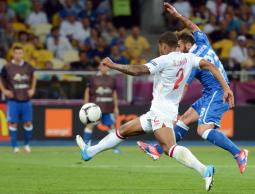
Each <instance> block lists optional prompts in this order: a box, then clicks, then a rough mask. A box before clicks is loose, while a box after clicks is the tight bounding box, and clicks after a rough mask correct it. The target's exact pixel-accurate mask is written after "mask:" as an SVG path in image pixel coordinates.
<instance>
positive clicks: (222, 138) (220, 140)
mask: <svg viewBox="0 0 255 194" xmlns="http://www.w3.org/2000/svg"><path fill="white" fill-rule="evenodd" d="M202 137H203V138H204V139H207V140H208V141H209V142H211V143H213V144H214V145H217V146H219V147H221V148H223V149H224V150H227V151H229V152H230V153H231V154H232V155H233V156H234V157H235V156H236V155H238V154H239V153H240V149H239V148H238V147H237V146H236V145H235V144H234V143H233V142H232V141H231V140H230V139H229V138H228V137H227V136H226V135H225V134H223V133H222V132H221V131H219V130H217V129H208V130H206V131H205V132H204V133H203V135H202Z"/></svg>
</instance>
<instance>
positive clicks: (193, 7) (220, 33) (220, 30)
mask: <svg viewBox="0 0 255 194" xmlns="http://www.w3.org/2000/svg"><path fill="white" fill-rule="evenodd" d="M168 2H171V3H173V5H174V6H175V7H176V9H177V10H178V11H179V12H180V13H181V14H182V15H184V16H186V17H189V18H190V19H192V21H193V22H194V23H196V24H197V25H199V27H200V28H201V30H203V31H204V32H205V33H206V34H207V35H208V37H209V39H210V41H211V43H212V46H213V48H214V49H215V50H216V51H217V52H218V54H219V57H220V58H221V61H222V62H223V64H224V67H225V69H226V70H229V71H240V70H244V71H255V44H254V43H255V42H254V41H255V20H254V17H255V1H254V0H225V1H224V0H207V1H205V0H190V1H184V0H175V1H173V0H168ZM165 19H166V24H167V25H168V27H169V28H170V29H176V26H178V28H179V29H182V28H183V26H182V24H181V23H178V22H176V21H173V20H172V18H169V17H168V15H165ZM178 28H177V29H178Z"/></svg>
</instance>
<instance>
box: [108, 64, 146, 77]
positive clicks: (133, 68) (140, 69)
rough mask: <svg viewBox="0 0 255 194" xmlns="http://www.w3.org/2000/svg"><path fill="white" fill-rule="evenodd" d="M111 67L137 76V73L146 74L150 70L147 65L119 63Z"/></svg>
mask: <svg viewBox="0 0 255 194" xmlns="http://www.w3.org/2000/svg"><path fill="white" fill-rule="evenodd" d="M112 68H113V69H115V70H117V71H120V72H122V73H125V74H128V75H133V76H138V75H148V74H150V71H149V69H148V67H147V66H145V65H120V64H115V65H114V67H112Z"/></svg>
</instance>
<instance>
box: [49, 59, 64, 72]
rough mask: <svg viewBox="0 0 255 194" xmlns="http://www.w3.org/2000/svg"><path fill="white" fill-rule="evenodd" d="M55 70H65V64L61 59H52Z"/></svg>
mask: <svg viewBox="0 0 255 194" xmlns="http://www.w3.org/2000/svg"><path fill="white" fill-rule="evenodd" d="M51 63H52V68H53V69H64V66H65V65H64V62H63V61H62V60H60V59H57V58H54V59H51Z"/></svg>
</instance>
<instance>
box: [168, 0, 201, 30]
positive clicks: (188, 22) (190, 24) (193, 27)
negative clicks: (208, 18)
mask: <svg viewBox="0 0 255 194" xmlns="http://www.w3.org/2000/svg"><path fill="white" fill-rule="evenodd" d="M164 7H165V10H166V11H167V12H168V13H169V14H170V15H171V16H173V17H175V18H176V19H178V20H180V21H182V22H183V23H184V24H185V25H186V26H187V28H189V29H190V30H191V31H192V32H195V31H198V30H200V29H199V27H198V26H197V25H196V24H194V23H193V22H192V21H191V20H190V19H188V18H186V17H184V16H182V15H181V14H180V13H179V12H178V11H177V10H176V9H175V7H174V6H172V5H171V4H170V3H166V2H165V3H164Z"/></svg>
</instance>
